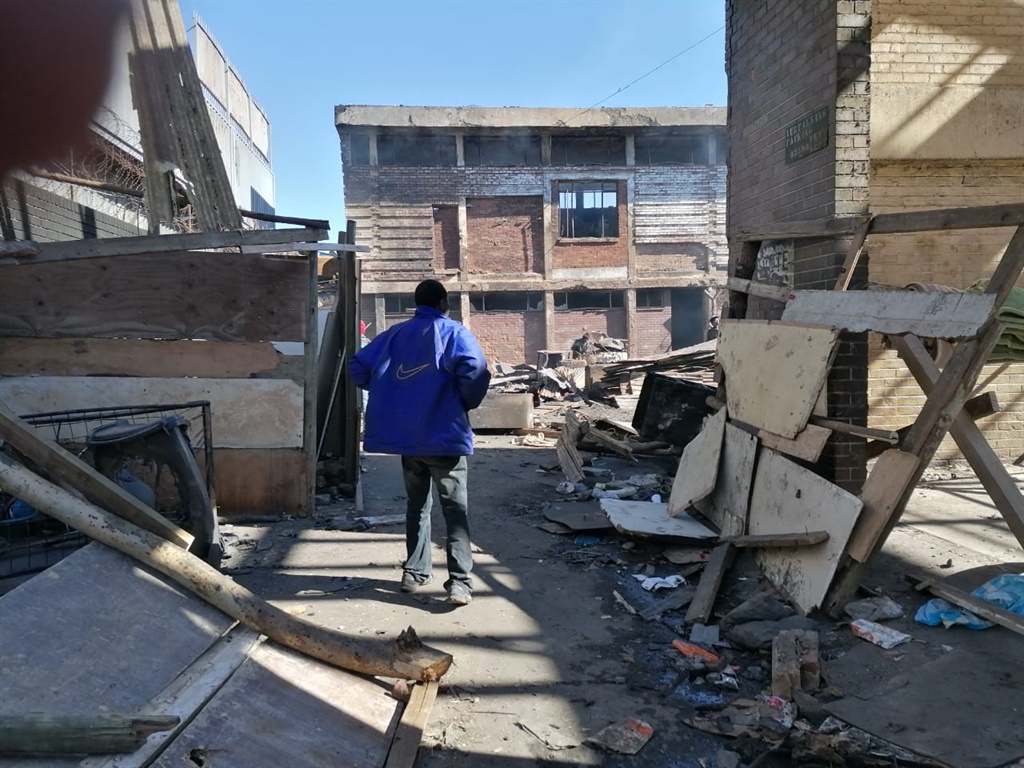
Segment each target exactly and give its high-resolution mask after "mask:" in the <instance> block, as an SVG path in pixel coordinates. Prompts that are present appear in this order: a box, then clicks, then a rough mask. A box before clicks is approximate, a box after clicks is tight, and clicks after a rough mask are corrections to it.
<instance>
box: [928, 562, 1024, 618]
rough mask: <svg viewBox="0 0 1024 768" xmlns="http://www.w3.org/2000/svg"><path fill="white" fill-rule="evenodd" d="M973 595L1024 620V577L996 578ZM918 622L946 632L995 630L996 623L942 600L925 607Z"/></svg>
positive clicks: (936, 599) (931, 601) (1008, 575)
mask: <svg viewBox="0 0 1024 768" xmlns="http://www.w3.org/2000/svg"><path fill="white" fill-rule="evenodd" d="M971 594H972V595H974V597H977V598H980V599H982V600H984V601H985V602H986V603H992V604H993V605H998V606H999V607H1000V608H1005V609H1006V610H1007V611H1010V612H1011V613H1015V614H1017V615H1018V616H1024V575H1021V574H1014V573H1006V574H1003V575H1002V576H996V577H995V578H994V579H990V580H989V581H986V582H985V583H984V584H982V585H981V586H980V587H978V588H977V589H976V590H974V591H973V592H971ZM914 621H916V622H917V623H918V624H926V625H928V626H929V627H937V626H939V625H940V624H941V625H943V626H944V627H946V629H949V628H950V627H953V626H956V625H963V626H965V627H967V628H968V629H988V628H989V627H991V626H992V622H990V621H985V620H984V619H980V618H978V617H977V616H975V615H974V614H973V613H971V612H970V611H965V610H964V609H963V608H960V607H958V606H955V605H953V604H951V603H949V602H947V601H946V600H943V599H942V598H938V597H937V598H935V599H934V600H929V601H928V602H927V603H925V604H924V605H922V606H921V607H920V608H919V609H918V611H917V614H916V615H915V616H914Z"/></svg>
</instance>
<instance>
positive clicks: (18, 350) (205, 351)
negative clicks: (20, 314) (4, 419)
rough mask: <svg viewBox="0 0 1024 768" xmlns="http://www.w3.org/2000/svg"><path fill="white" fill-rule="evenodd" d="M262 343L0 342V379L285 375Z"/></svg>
mask: <svg viewBox="0 0 1024 768" xmlns="http://www.w3.org/2000/svg"><path fill="white" fill-rule="evenodd" d="M288 362H289V360H288V358H287V357H285V356H284V355H282V354H281V353H280V352H278V351H277V350H276V349H274V346H273V344H271V343H270V342H265V341H190V340H184V341H172V340H165V339H159V340H150V339H24V338H9V339H5V338H0V376H150V377H157V378H164V377H176V376H194V377H197V378H220V379H248V378H252V377H255V376H260V375H261V374H262V375H264V376H267V377H269V376H274V377H278V376H286V377H287V376H290V375H291V374H292V373H293V371H292V370H291V368H290V366H289V365H288Z"/></svg>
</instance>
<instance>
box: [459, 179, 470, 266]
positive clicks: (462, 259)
mask: <svg viewBox="0 0 1024 768" xmlns="http://www.w3.org/2000/svg"><path fill="white" fill-rule="evenodd" d="M468 250H469V214H468V212H467V210H466V198H464V197H460V198H459V281H460V282H464V281H465V280H466V276H467V275H468V274H469V272H468V270H467V269H466V252H467V251H468Z"/></svg>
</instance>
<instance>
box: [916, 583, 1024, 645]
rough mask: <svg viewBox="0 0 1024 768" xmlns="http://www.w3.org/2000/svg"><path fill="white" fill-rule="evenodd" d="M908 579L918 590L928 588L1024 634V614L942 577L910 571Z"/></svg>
mask: <svg viewBox="0 0 1024 768" xmlns="http://www.w3.org/2000/svg"><path fill="white" fill-rule="evenodd" d="M907 581H909V582H910V583H911V584H915V589H917V590H918V591H923V590H928V591H929V592H931V593H932V594H933V595H935V596H936V597H941V598H942V599H943V600H948V601H949V602H951V603H953V604H954V605H958V606H960V607H961V608H963V609H964V610H965V611H970V612H971V613H973V614H974V615H976V616H979V617H981V618H983V619H986V620H987V621H991V622H993V623H994V624H998V625H999V626H1001V627H1006V628H1007V629H1009V630H1010V631H1011V632H1016V633H1017V634H1018V635H1024V616H1018V615H1017V614H1016V613H1011V612H1010V611H1008V610H1006V609H1005V608H1000V607H999V606H998V605H993V604H992V603H988V602H985V601H984V600H982V599H981V598H978V597H975V596H974V595H972V594H971V593H969V592H965V591H964V590H962V589H957V588H956V587H952V586H949V585H948V584H945V583H943V581H942V580H941V579H935V578H932V577H930V576H926V575H925V574H922V573H908V574H907Z"/></svg>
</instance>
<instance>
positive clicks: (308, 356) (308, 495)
mask: <svg viewBox="0 0 1024 768" xmlns="http://www.w3.org/2000/svg"><path fill="white" fill-rule="evenodd" d="M307 256H308V261H309V263H308V270H309V277H308V291H309V293H308V299H307V301H306V312H307V313H308V314H307V317H306V343H305V346H304V349H303V353H304V354H303V362H304V365H303V387H302V450H303V451H304V452H305V454H306V472H305V478H306V480H307V482H306V484H305V503H304V504H303V507H304V509H303V510H302V511H303V512H305V513H306V514H312V512H313V506H314V504H315V498H314V497H315V494H316V462H317V457H318V456H319V448H320V443H319V441H318V439H317V437H318V433H317V429H318V426H319V425H318V424H317V402H316V399H317V377H316V371H317V358H318V356H319V351H320V345H319V325H320V323H319V312H320V310H319V309H318V307H317V304H318V301H317V269H318V265H317V257H316V251H310V252H309V253H308V254H307ZM329 317H330V315H328V316H327V317H326V318H325V321H326V320H327V319H329Z"/></svg>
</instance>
